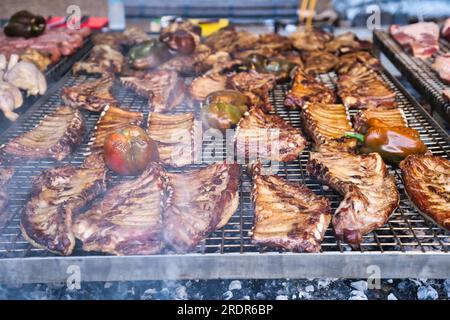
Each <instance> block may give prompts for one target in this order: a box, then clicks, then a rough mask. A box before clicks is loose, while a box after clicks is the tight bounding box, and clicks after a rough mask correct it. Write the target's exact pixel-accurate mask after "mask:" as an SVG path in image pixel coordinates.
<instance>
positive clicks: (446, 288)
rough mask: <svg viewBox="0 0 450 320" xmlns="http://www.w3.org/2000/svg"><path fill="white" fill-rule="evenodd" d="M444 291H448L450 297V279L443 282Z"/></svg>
mask: <svg viewBox="0 0 450 320" xmlns="http://www.w3.org/2000/svg"><path fill="white" fill-rule="evenodd" d="M443 286H444V291H445V292H447V298H450V279H446V280H445V281H444V283H443Z"/></svg>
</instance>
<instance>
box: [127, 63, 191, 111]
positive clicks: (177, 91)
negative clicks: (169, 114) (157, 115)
mask: <svg viewBox="0 0 450 320" xmlns="http://www.w3.org/2000/svg"><path fill="white" fill-rule="evenodd" d="M120 81H121V82H122V84H123V85H124V86H126V87H130V88H132V89H133V90H135V91H136V92H137V93H138V94H140V95H143V96H145V97H148V102H149V105H150V107H151V109H152V110H153V111H155V112H165V111H169V110H171V109H173V108H174V107H175V106H177V105H179V104H180V103H181V102H182V101H183V99H184V90H185V88H184V80H183V79H182V78H180V77H178V74H177V73H176V72H174V71H168V70H156V71H151V72H149V73H146V74H145V75H144V76H143V77H142V78H136V77H121V78H120Z"/></svg>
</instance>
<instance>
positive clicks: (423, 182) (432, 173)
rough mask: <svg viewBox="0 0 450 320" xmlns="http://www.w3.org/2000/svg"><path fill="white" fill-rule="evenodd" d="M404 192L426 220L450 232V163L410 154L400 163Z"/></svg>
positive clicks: (436, 158) (432, 157) (443, 159)
mask: <svg viewBox="0 0 450 320" xmlns="http://www.w3.org/2000/svg"><path fill="white" fill-rule="evenodd" d="M400 169H401V171H402V177H403V182H404V184H405V190H406V192H407V194H408V196H409V198H410V199H411V201H412V202H413V203H414V205H415V206H416V207H417V209H419V212H420V213H422V215H424V216H425V217H426V218H427V219H429V220H431V221H433V222H434V223H436V224H437V225H439V226H441V227H442V228H445V229H447V230H450V161H449V160H448V159H445V158H443V157H439V156H432V155H410V156H409V157H407V158H406V159H405V160H403V161H402V162H401V163H400Z"/></svg>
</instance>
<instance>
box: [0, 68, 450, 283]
mask: <svg viewBox="0 0 450 320" xmlns="http://www.w3.org/2000/svg"><path fill="white" fill-rule="evenodd" d="M383 72H384V73H383V78H384V79H385V80H386V82H387V83H388V84H389V86H390V87H391V88H392V89H393V90H395V92H396V93H397V99H398V102H399V105H400V107H401V108H403V109H404V111H405V114H406V117H407V119H408V123H409V125H410V126H411V127H413V128H415V129H417V130H418V131H419V132H420V134H421V138H422V140H423V141H424V142H425V143H426V145H427V146H428V148H429V149H430V150H431V151H432V152H433V153H434V154H435V155H440V156H443V157H449V155H450V139H449V136H448V135H447V134H446V133H445V132H444V131H443V130H442V128H440V127H439V125H438V124H437V123H436V122H435V121H434V120H433V119H432V118H431V117H430V116H429V114H428V113H427V112H426V111H425V110H424V109H423V108H422V107H421V106H420V105H419V104H418V103H417V102H416V101H415V100H414V99H413V98H412V97H411V96H409V95H408V93H407V92H406V91H405V89H404V88H403V87H402V86H401V85H400V84H399V82H398V81H397V80H396V79H395V78H393V77H392V76H390V75H389V74H387V73H386V72H385V71H383ZM91 78H92V77H86V76H77V77H74V76H72V75H71V74H66V75H65V76H64V77H63V78H62V79H61V80H60V81H59V82H58V83H57V84H56V85H55V86H54V87H53V89H51V90H49V91H48V92H47V94H46V95H45V96H43V97H41V98H40V99H39V101H37V102H36V104H35V105H33V106H32V107H31V108H30V109H29V110H28V112H27V113H26V114H25V115H24V116H22V117H21V118H20V119H19V120H18V121H17V123H14V124H13V125H12V126H11V127H10V128H9V129H8V130H7V131H5V132H4V134H3V135H1V136H0V144H1V143H4V142H6V141H8V140H9V139H11V138H13V137H15V136H17V135H20V134H22V133H23V132H25V131H27V130H30V129H31V128H33V127H34V126H35V125H36V123H37V122H38V121H39V120H40V119H42V117H44V115H46V114H48V113H50V112H52V111H53V110H54V109H55V107H56V106H58V105H61V104H62V101H61V99H60V92H61V88H62V87H68V86H73V85H75V84H79V83H82V82H84V81H86V80H87V79H91ZM319 78H320V79H321V80H322V81H324V82H325V83H326V84H327V85H329V86H331V87H333V86H334V82H335V74H333V73H331V74H324V75H320V76H319ZM288 87H289V85H278V86H277V87H276V88H275V89H274V90H273V91H272V92H271V100H272V103H273V104H274V106H275V109H276V110H275V113H277V114H279V115H280V116H281V117H283V118H284V119H286V120H287V121H289V122H290V123H291V124H292V125H293V126H294V127H297V128H300V115H299V112H298V111H291V110H288V109H286V108H285V107H284V106H283V100H284V96H285V93H286V91H287V89H288ZM113 93H114V95H115V96H116V98H117V99H118V100H119V101H120V105H121V106H122V107H124V108H129V109H131V110H134V111H141V112H144V114H145V116H146V115H147V114H148V110H147V101H146V99H144V98H142V97H140V96H138V95H136V94H135V93H134V92H133V91H131V90H129V89H126V88H124V87H122V86H120V85H119V84H118V83H116V84H115V86H114V89H113ZM192 108H194V109H195V110H196V111H197V116H198V110H199V107H198V106H193V107H192V106H187V105H186V106H181V107H179V108H178V109H177V110H176V112H178V111H183V110H186V109H190V110H192ZM83 113H84V115H85V118H86V123H87V128H88V132H89V134H88V135H87V136H86V137H85V139H84V142H83V143H82V145H81V146H80V147H79V148H78V150H77V151H76V152H75V153H74V154H73V155H72V156H71V157H69V159H67V160H65V161H63V162H62V164H73V165H80V164H81V163H82V162H83V160H84V158H85V156H86V154H87V153H88V152H89V145H88V143H89V139H90V134H91V132H92V129H93V127H94V125H95V123H96V121H97V119H98V115H97V114H94V113H90V112H84V111H83ZM308 158H309V149H308V150H305V151H304V152H303V153H302V154H301V155H300V156H299V158H298V159H297V160H295V161H292V162H289V163H283V164H281V166H280V171H279V173H278V174H279V175H281V176H283V177H285V178H286V179H288V180H290V181H295V182H302V183H305V184H306V185H308V186H309V187H310V188H311V189H312V190H313V191H314V192H317V193H318V194H322V195H325V196H326V197H328V198H329V200H330V202H331V203H332V207H333V209H336V207H337V206H338V204H339V202H340V201H341V200H342V197H341V196H339V195H338V194H337V193H336V192H334V191H333V190H331V189H330V188H327V187H325V186H323V185H322V184H321V183H319V182H318V181H316V180H314V179H312V178H310V177H309V176H308V175H307V173H306V170H305V166H306V162H307V160H308ZM204 160H208V159H204ZM56 165H58V163H56V162H55V161H52V160H40V161H29V162H27V163H26V164H21V165H18V166H17V168H16V174H15V176H14V178H13V181H12V182H11V183H10V184H9V186H8V191H9V194H10V198H11V204H10V207H9V213H10V215H11V220H10V222H9V223H8V224H7V225H6V226H4V227H3V228H0V283H1V282H14V283H17V282H19V283H29V282H54V281H66V279H67V277H68V276H69V275H70V274H72V273H73V272H74V270H79V272H80V275H81V280H83V281H118V280H149V279H212V278H249V279H250V278H312V277H340V278H345V277H347V278H360V277H370V276H375V277H382V278H403V277H419V278H448V277H450V253H449V252H448V250H449V245H448V244H449V242H450V233H449V232H447V231H445V230H443V229H441V228H439V227H438V226H436V225H434V224H432V223H430V222H428V220H425V219H424V218H423V217H422V216H420V215H419V214H418V213H417V211H416V209H414V207H413V205H412V204H411V202H410V201H409V200H408V198H407V196H406V194H405V192H404V188H403V185H402V181H401V176H400V172H399V170H398V169H394V168H390V172H391V173H392V174H393V175H394V176H395V179H396V182H397V185H398V189H399V192H400V194H401V202H400V206H399V208H398V209H397V210H396V212H395V213H394V214H393V216H392V217H391V218H390V220H389V222H388V223H387V224H386V225H385V226H383V227H382V228H379V229H377V230H375V231H374V232H372V233H370V234H368V235H366V236H365V237H364V241H363V243H362V245H361V249H360V250H357V251H352V249H351V248H350V247H349V246H348V245H347V244H345V243H342V242H340V241H338V240H336V238H335V236H334V232H333V229H332V228H331V227H330V228H328V230H327V232H326V235H325V239H324V241H323V243H322V251H321V252H320V253H314V254H308V253H289V252H283V251H279V250H273V249H269V248H263V247H260V246H257V245H254V244H252V243H251V239H250V236H249V231H250V230H251V228H252V225H253V209H252V204H251V200H250V191H251V180H250V178H249V177H248V176H247V175H246V173H245V170H244V168H242V170H241V182H240V187H239V197H240V205H239V208H238V210H237V212H236V213H235V214H234V215H233V217H232V218H231V219H230V221H229V222H228V224H227V225H226V226H225V227H223V228H222V229H220V230H217V231H216V232H213V233H211V234H210V235H209V236H208V237H207V238H206V239H205V240H204V241H202V242H201V243H200V244H199V245H198V246H197V248H196V249H195V250H194V251H193V252H192V253H189V254H173V253H170V252H163V253H162V254H158V255H153V256H126V257H125V256H122V257H119V256H110V255H105V254H102V253H92V252H84V251H83V250H82V249H81V245H80V243H77V246H76V249H75V251H74V253H73V255H72V256H70V257H60V256H55V255H53V254H51V253H49V252H47V251H45V250H41V249H36V248H33V247H32V246H31V245H30V244H29V243H28V242H27V241H25V240H24V239H23V237H22V235H21V234H20V230H19V222H20V214H21V211H22V209H23V207H24V204H25V202H26V201H27V199H28V197H29V192H30V180H31V178H32V177H34V176H36V175H37V174H39V173H40V172H41V171H42V170H45V169H48V168H50V167H53V166H56ZM204 165H206V164H201V165H194V166H190V167H198V166H204ZM190 167H188V168H190ZM169 170H174V171H176V170H178V171H179V170H180V169H169ZM116 182H118V180H117V177H113V179H112V183H116Z"/></svg>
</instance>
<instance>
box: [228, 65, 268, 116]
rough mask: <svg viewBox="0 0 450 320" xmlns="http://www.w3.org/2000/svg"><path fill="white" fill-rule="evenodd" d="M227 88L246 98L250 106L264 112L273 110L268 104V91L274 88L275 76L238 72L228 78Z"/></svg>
mask: <svg viewBox="0 0 450 320" xmlns="http://www.w3.org/2000/svg"><path fill="white" fill-rule="evenodd" d="M228 83H229V86H230V87H231V88H233V89H235V90H238V91H241V92H242V93H244V94H245V95H247V96H248V98H249V100H250V102H251V106H253V107H257V108H260V109H262V110H264V111H265V112H270V111H272V110H273V106H272V104H271V103H270V98H269V91H270V90H272V89H273V88H274V87H275V76H274V75H272V74H265V73H264V74H262V73H257V72H254V71H250V72H239V73H237V74H236V75H234V76H232V77H230V79H229V80H228Z"/></svg>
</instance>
